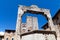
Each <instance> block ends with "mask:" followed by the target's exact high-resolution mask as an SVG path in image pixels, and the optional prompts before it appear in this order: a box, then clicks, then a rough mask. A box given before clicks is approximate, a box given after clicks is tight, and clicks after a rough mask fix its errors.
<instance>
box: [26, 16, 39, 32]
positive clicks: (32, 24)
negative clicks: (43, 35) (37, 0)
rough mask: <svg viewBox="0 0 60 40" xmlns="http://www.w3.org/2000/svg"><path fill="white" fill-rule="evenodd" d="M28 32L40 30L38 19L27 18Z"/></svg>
mask: <svg viewBox="0 0 60 40" xmlns="http://www.w3.org/2000/svg"><path fill="white" fill-rule="evenodd" d="M26 26H27V31H33V30H38V19H37V17H32V16H27V23H26Z"/></svg>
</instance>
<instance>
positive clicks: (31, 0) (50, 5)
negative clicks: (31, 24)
mask: <svg viewBox="0 0 60 40" xmlns="http://www.w3.org/2000/svg"><path fill="white" fill-rule="evenodd" d="M18 5H25V6H30V5H37V6H38V7H40V8H47V9H50V11H51V15H52V17H53V16H54V15H55V13H56V12H57V11H58V9H59V8H60V0H0V31H4V30H5V29H12V30H14V29H15V28H16V20H17V11H18ZM26 15H29V14H28V13H26V14H25V15H23V18H22V20H23V19H24V20H23V22H25V21H26V19H25V17H26ZM30 15H32V14H30ZM34 16H35V15H34ZM37 17H38V19H39V20H38V22H39V29H41V27H42V26H43V25H44V24H45V23H46V22H47V20H46V18H45V17H44V16H42V15H37Z"/></svg>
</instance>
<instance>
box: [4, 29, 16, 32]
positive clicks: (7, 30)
mask: <svg viewBox="0 0 60 40" xmlns="http://www.w3.org/2000/svg"><path fill="white" fill-rule="evenodd" d="M5 32H15V30H9V29H6V30H5Z"/></svg>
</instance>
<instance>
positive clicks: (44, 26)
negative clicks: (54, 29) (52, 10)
mask: <svg viewBox="0 0 60 40" xmlns="http://www.w3.org/2000/svg"><path fill="white" fill-rule="evenodd" d="M59 12H60V9H59V10H58V11H57V13H56V14H55V16H54V17H53V18H52V19H55V17H56V16H57V15H58V14H59ZM46 25H47V26H48V22H47V23H46V24H45V25H43V27H42V28H45V26H46Z"/></svg>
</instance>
